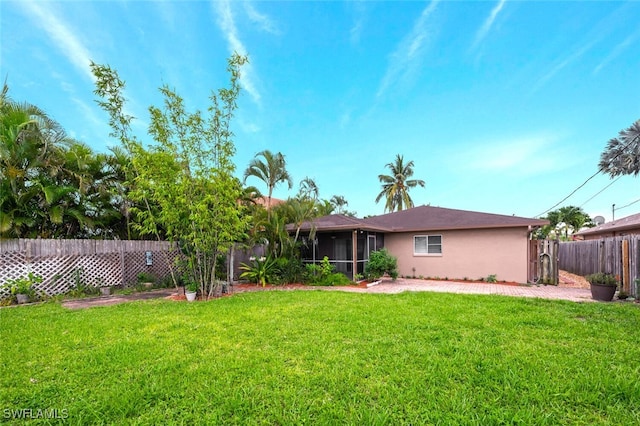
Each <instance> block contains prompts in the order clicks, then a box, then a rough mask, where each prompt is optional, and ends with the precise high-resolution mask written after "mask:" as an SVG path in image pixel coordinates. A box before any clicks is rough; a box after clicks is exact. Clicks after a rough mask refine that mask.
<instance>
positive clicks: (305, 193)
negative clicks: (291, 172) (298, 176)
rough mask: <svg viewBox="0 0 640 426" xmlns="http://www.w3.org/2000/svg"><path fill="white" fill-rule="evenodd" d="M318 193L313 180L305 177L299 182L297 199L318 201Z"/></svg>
mask: <svg viewBox="0 0 640 426" xmlns="http://www.w3.org/2000/svg"><path fill="white" fill-rule="evenodd" d="M318 192H319V191H318V185H317V184H316V181H315V180H313V178H310V177H309V176H307V177H305V178H304V179H302V180H301V181H300V190H299V191H298V197H299V198H302V199H311V200H316V199H318Z"/></svg>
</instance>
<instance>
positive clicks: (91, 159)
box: [0, 85, 122, 238]
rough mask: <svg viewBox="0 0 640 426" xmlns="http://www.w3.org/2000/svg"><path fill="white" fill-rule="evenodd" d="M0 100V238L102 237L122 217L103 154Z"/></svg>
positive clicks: (32, 111) (39, 115)
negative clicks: (113, 193) (114, 196)
mask: <svg viewBox="0 0 640 426" xmlns="http://www.w3.org/2000/svg"><path fill="white" fill-rule="evenodd" d="M7 93H8V87H7V86H6V85H5V86H4V88H3V90H2V93H1V94H0V165H1V166H2V167H1V168H0V236H2V237H25V238H35V237H41V238H62V237H64V238H90V237H98V236H101V237H108V236H111V235H112V234H113V232H112V229H111V227H114V226H116V227H117V226H118V225H119V223H120V221H121V219H122V217H121V214H120V209H119V206H118V205H117V203H118V200H117V199H114V198H113V197H112V193H111V189H112V187H113V186H114V185H117V184H118V183H117V182H116V180H117V178H116V177H114V176H111V175H110V173H109V167H108V162H109V160H110V157H109V156H108V155H107V154H95V153H94V152H93V151H92V150H91V149H90V148H89V147H88V146H87V145H85V144H83V143H81V142H78V141H75V140H72V139H70V138H69V137H67V135H66V133H65V132H64V129H62V127H61V126H60V125H59V124H58V123H57V122H56V121H54V120H53V119H51V118H50V117H48V116H47V114H45V113H44V112H43V111H42V110H40V109H39V108H37V107H36V106H34V105H30V104H27V103H18V102H15V101H13V100H12V99H10V98H9V97H8V95H7Z"/></svg>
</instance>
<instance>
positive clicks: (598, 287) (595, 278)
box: [585, 272, 618, 302]
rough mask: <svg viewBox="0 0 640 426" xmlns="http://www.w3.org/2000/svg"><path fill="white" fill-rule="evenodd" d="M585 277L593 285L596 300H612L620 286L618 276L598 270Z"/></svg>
mask: <svg viewBox="0 0 640 426" xmlns="http://www.w3.org/2000/svg"><path fill="white" fill-rule="evenodd" d="M585 279H586V280H587V281H588V282H589V284H590V285H591V297H593V299H594V300H601V301H605V302H610V301H612V300H613V296H614V294H615V293H616V289H617V288H618V278H616V276H615V275H612V274H607V273H604V272H598V273H597V274H591V275H587V276H586V277H585Z"/></svg>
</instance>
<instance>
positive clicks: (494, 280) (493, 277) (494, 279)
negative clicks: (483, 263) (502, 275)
mask: <svg viewBox="0 0 640 426" xmlns="http://www.w3.org/2000/svg"><path fill="white" fill-rule="evenodd" d="M484 280H485V281H486V282H488V283H497V282H498V276H497V275H496V274H491V275H489V276H488V277H487V278H485V279H484Z"/></svg>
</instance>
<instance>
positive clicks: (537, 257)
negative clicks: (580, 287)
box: [528, 240, 559, 285]
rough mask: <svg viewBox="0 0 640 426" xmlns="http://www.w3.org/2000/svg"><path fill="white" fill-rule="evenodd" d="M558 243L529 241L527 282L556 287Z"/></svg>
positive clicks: (552, 241)
mask: <svg viewBox="0 0 640 426" xmlns="http://www.w3.org/2000/svg"><path fill="white" fill-rule="evenodd" d="M558 278H559V268H558V241H554V240H531V241H529V272H528V281H529V282H530V283H536V284H551V285H558Z"/></svg>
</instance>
